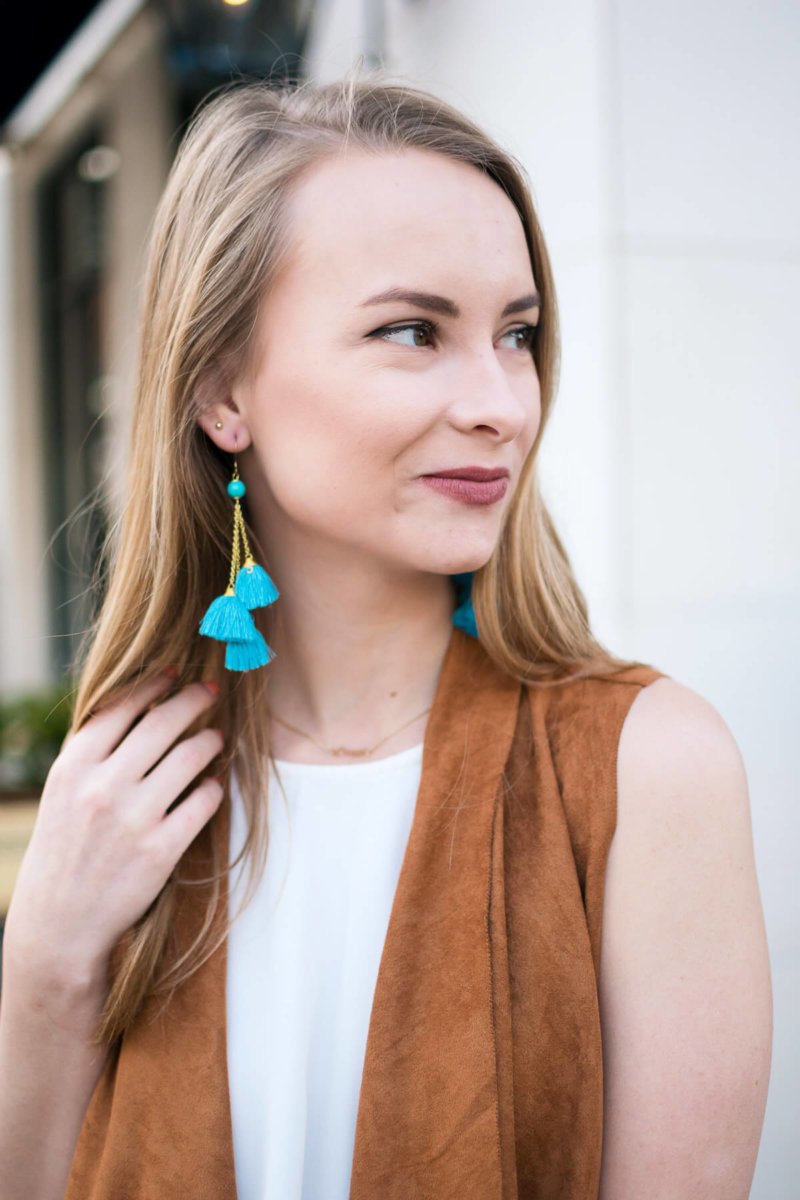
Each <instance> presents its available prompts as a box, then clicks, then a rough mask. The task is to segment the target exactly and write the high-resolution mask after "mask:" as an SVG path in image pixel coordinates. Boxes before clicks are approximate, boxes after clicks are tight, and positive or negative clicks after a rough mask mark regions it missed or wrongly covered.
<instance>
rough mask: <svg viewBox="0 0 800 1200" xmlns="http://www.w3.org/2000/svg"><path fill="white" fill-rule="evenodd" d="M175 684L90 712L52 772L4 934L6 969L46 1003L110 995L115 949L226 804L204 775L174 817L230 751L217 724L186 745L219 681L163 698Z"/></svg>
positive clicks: (150, 686)
mask: <svg viewBox="0 0 800 1200" xmlns="http://www.w3.org/2000/svg"><path fill="white" fill-rule="evenodd" d="M172 686H173V680H172V679H171V678H170V677H169V676H168V675H167V674H162V675H159V676H157V677H155V678H153V679H150V680H148V681H146V682H142V683H140V684H137V685H134V686H133V687H132V689H131V691H130V692H129V694H128V695H127V696H125V697H124V698H123V699H120V700H115V701H114V702H112V703H110V704H109V705H107V706H104V707H103V708H102V709H101V710H99V711H98V712H96V713H95V714H93V715H92V716H91V717H90V718H89V720H88V721H86V723H85V724H84V725H83V726H82V727H81V729H80V730H78V732H77V733H75V734H70V735H69V736H68V737H67V739H66V741H65V742H64V746H63V748H62V750H61V753H60V754H59V756H58V758H57V759H56V761H55V762H54V764H53V766H52V768H51V770H50V773H49V775H48V777H47V781H46V783H45V787H44V791H43V794H42V798H41V803H40V806H39V813H38V816H37V820H36V825H35V828H34V831H33V836H32V838H31V841H30V843H29V845H28V849H27V851H26V853H25V857H24V859H23V861H22V865H21V867H20V871H19V875H18V878H17V883H16V887H15V889H14V894H13V897H12V900H11V905H10V908H9V913H8V917H7V920H6V928H5V939H4V940H5V947H4V949H5V962H6V968H5V969H6V970H7V971H9V973H10V972H11V971H13V972H15V973H17V975H18V976H19V974H21V975H23V976H24V977H25V979H26V981H27V982H28V984H29V985H30V984H34V986H35V984H36V982H37V981H41V983H42V984H43V985H44V986H45V988H46V991H45V992H44V993H43V998H44V995H49V996H50V997H52V998H53V1000H57V994H58V992H59V991H61V992H62V993H63V994H64V995H65V996H66V995H68V993H69V992H70V990H71V989H72V988H74V989H76V990H81V989H84V990H85V989H86V988H87V987H90V988H91V989H92V990H93V991H98V992H101V993H102V991H103V989H104V988H105V987H106V986H107V984H106V978H107V970H108V960H109V956H110V953H111V950H112V948H113V947H114V945H115V943H116V942H117V941H118V939H119V938H120V937H121V936H122V934H123V933H124V932H125V931H126V930H127V929H129V928H130V926H131V925H133V924H134V922H135V921H136V920H137V919H138V918H139V917H141V916H142V914H143V913H144V912H145V911H146V909H147V908H148V907H149V905H150V904H151V903H152V901H153V900H154V899H155V898H156V896H157V895H158V893H159V891H160V890H161V888H162V887H163V886H164V884H165V883H166V881H167V879H168V877H169V875H170V872H171V871H172V869H173V867H174V866H175V864H176V863H177V861H178V859H179V858H180V857H181V855H182V854H183V852H184V851H185V850H186V849H187V847H188V846H189V844H190V843H191V842H192V841H193V839H194V838H195V837H196V836H197V834H198V833H199V832H200V830H201V829H202V827H203V826H204V825H205V824H206V822H207V821H208V820H209V819H210V818H211V817H212V816H213V814H214V812H215V811H216V809H217V808H218V806H219V804H220V801H221V800H222V794H223V792H222V787H221V785H220V783H219V782H218V781H217V780H216V779H214V778H207V779H203V780H201V781H200V782H199V783H198V785H197V786H196V787H195V788H194V790H193V791H191V792H190V793H189V794H188V795H187V796H186V798H185V799H184V800H183V801H182V802H181V803H180V804H179V805H177V806H176V808H175V809H174V810H173V811H172V812H168V809H169V807H170V805H171V804H172V803H173V801H174V800H175V799H176V798H177V797H178V796H179V795H180V794H181V793H182V792H183V791H184V789H185V788H187V787H188V786H189V785H190V784H191V783H192V781H193V780H194V779H195V778H196V777H197V776H198V775H199V774H200V772H202V771H203V769H204V768H205V767H207V766H208V764H209V763H210V762H211V760H212V759H213V758H214V757H215V756H216V755H217V754H219V752H220V750H221V749H222V745H223V739H222V735H221V733H220V732H219V730H216V729H205V730H202V731H201V732H200V733H196V734H194V736H192V737H186V738H183V740H180V741H178V740H177V739H179V738H181V735H182V734H183V733H184V732H185V730H186V729H187V727H188V726H190V725H191V724H192V722H194V721H195V720H196V719H197V718H198V717H200V716H201V715H202V714H203V713H204V712H205V711H206V710H207V709H209V708H210V707H211V706H212V704H213V703H214V700H215V695H216V685H213V684H211V685H205V684H202V683H193V684H190V685H188V686H187V687H184V688H181V689H180V691H178V692H176V693H175V695H172V696H170V697H169V699H166V700H164V699H162V697H163V696H164V695H165V693H167V692H168V690H169V689H170V688H171V687H172ZM159 701H160V703H159ZM151 705H152V707H150V706H151ZM148 708H149V711H148ZM142 714H144V715H142ZM137 718H141V719H140V720H138V722H137ZM134 722H137V723H136V724H134ZM54 993H55V994H54Z"/></svg>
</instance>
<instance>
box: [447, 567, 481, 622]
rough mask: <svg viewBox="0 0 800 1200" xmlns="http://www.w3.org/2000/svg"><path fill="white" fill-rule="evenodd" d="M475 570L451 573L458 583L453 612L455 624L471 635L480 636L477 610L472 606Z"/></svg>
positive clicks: (454, 580)
mask: <svg viewBox="0 0 800 1200" xmlns="http://www.w3.org/2000/svg"><path fill="white" fill-rule="evenodd" d="M473 575H474V571H462V573H461V574H460V575H451V576H450V578H451V579H452V580H453V582H454V583H455V585H456V609H455V612H454V613H453V624H454V625H455V626H457V628H458V629H463V630H464V632H465V633H468V634H469V635H470V637H474V638H476V637H477V636H478V626H477V625H476V623H475V610H474V608H473V607H472V576H473Z"/></svg>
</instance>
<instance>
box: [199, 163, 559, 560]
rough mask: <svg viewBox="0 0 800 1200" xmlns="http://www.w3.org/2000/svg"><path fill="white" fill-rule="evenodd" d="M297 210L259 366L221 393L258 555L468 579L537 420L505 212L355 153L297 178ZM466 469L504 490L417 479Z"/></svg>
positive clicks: (531, 286) (476, 190)
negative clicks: (367, 562)
mask: <svg viewBox="0 0 800 1200" xmlns="http://www.w3.org/2000/svg"><path fill="white" fill-rule="evenodd" d="M291 217H292V227H293V230H294V242H293V250H292V254H291V256H290V258H289V259H288V260H287V262H286V263H285V265H284V267H283V268H282V270H281V272H280V273H279V275H278V277H277V278H276V280H275V281H274V285H273V286H272V287H271V289H270V291H269V294H268V296H267V298H266V300H265V302H264V304H263V305H262V308H261V312H260V317H259V326H258V329H257V343H256V346H257V353H256V358H255V364H256V365H255V369H254V371H253V373H252V375H251V378H250V380H249V381H248V382H247V383H241V384H240V385H239V386H238V387H236V388H235V389H234V391H233V392H232V396H231V399H232V401H233V404H234V405H235V408H236V409H237V410H238V413H239V415H240V425H239V427H238V428H239V431H240V432H239V435H238V438H239V440H238V447H239V449H240V450H241V449H243V448H244V446H245V445H246V444H248V443H251V444H252V450H251V451H248V453H247V454H246V455H245V456H244V457H243V458H242V459H240V466H241V469H242V475H243V477H244V478H245V480H246V482H247V487H248V500H249V503H250V507H251V511H252V510H253V507H254V506H256V507H257V509H258V512H259V515H260V518H261V520H260V524H261V526H262V528H258V529H257V532H258V534H259V537H260V538H261V540H262V542H263V544H264V547H265V549H266V551H267V553H268V556H269V559H270V561H271V562H273V563H274V562H276V561H277V560H279V559H280V557H281V542H282V539H287V538H289V539H291V538H294V539H295V540H297V539H298V538H300V539H301V540H302V542H303V545H304V553H306V554H308V553H309V552H310V550H312V551H313V547H314V546H317V547H318V548H319V549H320V550H321V551H322V552H324V553H329V552H330V551H331V549H333V550H334V551H335V552H339V551H340V552H347V553H348V554H350V555H357V556H359V557H360V556H362V555H366V556H369V558H370V559H373V560H376V561H379V562H380V563H381V564H383V565H384V566H387V567H390V568H394V569H396V568H402V569H408V568H413V569H417V570H422V571H430V572H436V573H440V574H442V573H446V574H451V573H454V572H459V571H467V570H474V569H477V568H478V567H479V566H482V565H483V564H484V563H485V562H486V561H487V560H488V558H489V557H490V555H491V553H492V551H493V549H494V546H495V544H496V542H497V539H498V536H499V532H500V528H501V522H502V517H503V513H504V511H505V509H506V507H507V506H508V504H509V502H510V500H511V497H512V495H513V492H514V489H515V487H516V484H517V481H518V479H519V474H520V470H521V468H522V465H523V463H524V461H525V458H526V455H527V454H528V452H529V450H530V448H531V446H532V444H533V441H534V438H535V436H536V432H537V429H538V426H539V420H540V391H539V380H538V377H537V373H536V367H535V364H534V360H533V355H532V349H531V346H532V340H533V338H535V329H534V328H533V327H534V326H535V324H536V322H537V321H538V317H539V308H538V302H537V300H538V298H537V297H536V284H535V281H534V278H533V273H532V269H531V263H530V257H529V254H528V250H527V245H526V241H525V235H524V231H523V226H522V222H521V221H520V218H519V216H518V214H517V211H516V209H515V208H514V206H513V204H512V203H511V201H510V200H509V199H508V197H507V196H506V195H505V194H504V193H503V191H502V190H501V189H500V188H499V187H498V185H497V184H495V183H494V182H493V181H492V180H490V179H489V178H488V177H487V176H485V175H483V173H482V172H480V171H479V170H478V169H477V168H475V167H472V166H470V165H468V164H464V163H458V162H455V161H453V160H451V159H448V158H446V157H444V156H442V155H439V154H436V153H433V152H430V151H426V150H407V151H403V152H402V153H396V154H392V155H383V156H377V155H370V154H367V153H364V152H360V151H357V152H356V151H353V152H347V153H346V154H344V155H342V156H340V157H338V158H333V159H328V160H325V161H323V162H321V163H317V164H315V165H314V167H313V168H311V169H309V171H308V172H307V173H306V174H305V175H304V176H303V178H302V180H301V181H300V182H299V183H298V185H297V186H296V190H295V191H294V193H293V200H292V205H291ZM390 291H396V292H397V293H398V294H397V296H396V298H383V299H381V298H380V296H381V294H384V295H385V294H386V293H389V292H390ZM403 292H407V293H409V295H408V296H405V297H404V296H402V295H401V294H400V293H403ZM412 292H416V293H427V294H428V297H427V298H425V297H424V296H421V295H417V296H416V297H414V296H412V295H411V294H410V293H412ZM431 296H433V297H438V298H439V299H431ZM214 415H215V414H209V416H210V417H211V418H213V416H214ZM230 417H231V411H230V409H229V410H228V412H227V418H226V421H229V419H230ZM213 424H214V422H213V419H210V420H209V421H208V422H207V423H205V422H204V427H205V428H207V431H208V432H209V433H211V434H212V436H214V428H213ZM222 436H223V437H224V436H225V434H223V435H222ZM217 440H218V441H220V444H223V443H222V441H221V440H220V438H217ZM225 448H226V449H230V448H231V447H230V445H228V444H227V443H225ZM245 467H246V468H247V469H246V470H245ZM469 467H480V468H489V469H503V470H505V471H507V473H508V480H507V484H506V488H505V491H504V493H503V486H502V483H501V484H499V485H498V484H497V483H494V484H493V485H488V484H485V483H484V484H482V485H481V484H478V485H477V487H476V486H475V485H473V486H472V487H470V486H469V485H464V484H463V482H462V483H461V484H459V483H453V482H452V481H451V482H450V483H443V482H442V480H441V479H439V481H438V483H434V482H431V481H430V480H429V481H426V476H432V475H435V474H436V473H437V472H442V471H447V472H452V471H458V470H459V469H462V468H469Z"/></svg>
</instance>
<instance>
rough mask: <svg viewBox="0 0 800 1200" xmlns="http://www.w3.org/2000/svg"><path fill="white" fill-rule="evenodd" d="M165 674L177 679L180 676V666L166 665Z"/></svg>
mask: <svg viewBox="0 0 800 1200" xmlns="http://www.w3.org/2000/svg"><path fill="white" fill-rule="evenodd" d="M163 674H164V675H166V676H167V677H168V678H169V679H177V678H178V668H177V667H164V671H163Z"/></svg>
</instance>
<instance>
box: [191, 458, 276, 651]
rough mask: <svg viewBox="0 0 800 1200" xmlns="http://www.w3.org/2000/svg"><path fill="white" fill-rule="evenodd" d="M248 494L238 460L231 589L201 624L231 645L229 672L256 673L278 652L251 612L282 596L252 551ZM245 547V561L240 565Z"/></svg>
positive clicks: (203, 631)
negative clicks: (246, 511)
mask: <svg viewBox="0 0 800 1200" xmlns="http://www.w3.org/2000/svg"><path fill="white" fill-rule="evenodd" d="M245 491H246V489H245V485H244V483H243V482H242V480H241V479H240V478H239V469H238V466H237V464H236V460H235V459H234V464H233V478H232V479H231V481H230V483H229V484H228V495H229V496H230V497H231V499H232V500H233V547H232V549H231V570H230V576H229V579H228V586H227V588H226V589H225V592H224V593H223V594H222V595H221V596H217V597H216V599H215V600H212V602H211V604H210V605H209V606H208V608H207V609H206V612H205V615H204V616H203V619H202V621H201V622H200V632H201V634H203V635H204V637H210V638H215V639H216V640H217V641H220V642H227V647H226V650H225V666H226V667H227V668H228V670H229V671H252V670H253V669H254V668H255V667H263V666H264V665H265V664H266V663H268V662H271V661H272V659H273V658H274V657H275V651H274V650H273V649H272V648H271V647H270V646H268V645H267V643H266V642H265V641H264V638H263V636H262V635H261V633H259V631H258V630H257V629H256V625H255V621H254V620H253V618H252V616H251V615H250V610H251V609H254V608H264V607H266V606H267V605H268V604H272V602H273V601H274V600H277V599H278V596H279V595H280V593H279V592H278V589H277V588H276V587H275V584H274V583H273V582H272V580H271V579H270V577H269V575H268V574H267V572H266V571H265V570H264V568H263V567H260V566H258V564H257V563H256V562H255V561H254V559H253V555H252V553H251V551H250V543H249V542H248V540H247V529H246V527H245V522H244V516H243V514H242V506H241V504H240V500H241V498H242V496H244V494H245ZM240 542H241V546H240ZM242 548H243V549H244V562H243V563H242V564H241V566H240V562H241V551H242Z"/></svg>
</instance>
